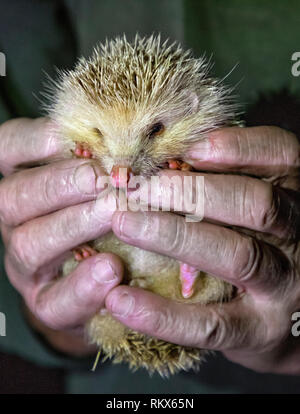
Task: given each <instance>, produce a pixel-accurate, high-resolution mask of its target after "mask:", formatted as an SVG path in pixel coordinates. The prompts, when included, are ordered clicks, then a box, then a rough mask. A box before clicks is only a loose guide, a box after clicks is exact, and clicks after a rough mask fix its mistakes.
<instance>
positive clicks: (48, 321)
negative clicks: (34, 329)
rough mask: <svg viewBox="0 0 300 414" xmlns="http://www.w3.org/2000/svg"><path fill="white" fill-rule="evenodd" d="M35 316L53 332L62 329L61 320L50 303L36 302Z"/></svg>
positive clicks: (41, 300) (44, 301) (62, 323)
mask: <svg viewBox="0 0 300 414" xmlns="http://www.w3.org/2000/svg"><path fill="white" fill-rule="evenodd" d="M34 314H35V316H36V317H37V318H38V319H39V320H40V321H41V322H42V323H43V324H44V325H46V326H47V327H49V328H51V329H55V330H60V329H64V328H65V326H64V322H63V318H61V316H60V313H59V311H58V309H57V308H56V307H55V305H54V304H53V302H52V301H46V300H43V299H40V300H37V302H36V304H35V309H34Z"/></svg>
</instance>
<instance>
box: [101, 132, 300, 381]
mask: <svg viewBox="0 0 300 414" xmlns="http://www.w3.org/2000/svg"><path fill="white" fill-rule="evenodd" d="M299 154H300V152H299V143H298V141H297V139H296V137H295V135H293V134H292V133H289V132H287V131H284V130H282V129H279V128H276V127H254V128H238V127H234V128H224V129H222V130H219V131H215V132H213V133H211V134H210V136H209V137H208V139H207V140H205V141H203V142H202V143H200V144H197V145H196V146H194V148H192V150H191V151H190V152H189V154H188V156H187V159H186V161H187V162H189V163H191V164H192V165H193V166H194V167H195V168H196V169H197V170H205V171H211V173H205V174H200V173H195V172H192V173H189V174H190V175H197V174H200V175H204V177H205V178H204V179H205V199H204V202H205V211H204V221H202V222H198V223H187V222H186V221H185V219H184V217H182V216H180V215H176V214H173V213H167V212H136V213H134V212H118V213H115V215H114V217H113V230H114V232H115V234H116V235H117V236H118V237H119V238H120V239H121V240H123V241H125V242H127V243H129V244H132V245H135V246H138V247H142V248H144V249H147V250H151V251H154V252H158V253H161V254H165V255H167V256H170V257H173V258H176V259H178V260H180V261H182V262H184V263H188V264H190V265H193V266H196V267H198V268H199V269H201V270H203V271H206V272H208V273H211V274H213V275H215V276H216V277H219V278H221V279H223V280H225V281H228V282H230V283H232V284H233V285H235V286H236V287H237V288H238V291H239V294H238V295H237V297H235V299H234V300H233V301H231V302H230V303H226V304H222V305H219V304H218V305H208V306H202V305H197V304H189V305H187V304H182V303H176V302H174V301H171V300H167V299H165V298H163V297H160V296H158V295H154V294H152V293H151V292H147V291H143V290H141V289H138V288H133V287H128V286H118V287H115V288H114V289H112V290H111V291H110V292H109V294H108V295H107V297H106V306H107V308H108V310H109V311H110V312H112V313H113V314H114V315H115V317H116V318H118V319H119V320H120V321H121V322H123V323H125V324H126V325H128V326H129V327H131V328H132V329H136V330H139V331H141V332H144V333H147V334H149V335H152V336H156V337H158V338H161V339H163V340H166V341H169V342H174V343H178V344H182V345H186V346H193V347H200V348H206V349H212V350H220V351H222V352H223V353H224V354H225V355H226V356H227V357H228V358H229V359H230V360H232V361H235V362H237V363H240V364H242V365H244V366H247V367H249V368H252V369H254V370H258V371H269V372H274V373H286V374H298V375H299V374H300V346H299V339H297V338H296V337H293V336H292V335H291V325H292V323H293V322H292V320H291V315H292V313H293V312H295V311H297V310H299V309H300V282H299V276H300V274H299V273H300V272H299V271H300V263H299V262H300V252H299V231H300V193H299ZM221 171H223V172H227V174H226V175H225V174H215V172H221ZM212 172H214V173H212ZM230 172H232V173H234V172H241V173H245V174H249V175H251V176H252V177H250V176H245V175H243V176H242V175H238V174H235V175H234V174H229V173H230ZM163 174H167V175H170V174H171V175H172V174H173V175H174V174H177V175H179V176H181V177H182V176H183V175H185V174H187V173H186V172H185V173H183V172H177V171H176V172H170V171H166V172H163ZM253 176H256V177H263V178H265V179H266V180H264V181H263V180H261V179H258V178H254V177H253ZM162 202H163V201H162ZM225 226H238V227H242V228H244V229H250V230H253V231H256V236H255V237H254V236H253V235H252V233H251V235H250V234H249V233H248V234H245V233H244V234H243V233H241V232H239V231H237V230H236V228H235V227H233V229H231V228H228V227H225ZM253 234H254V233H253Z"/></svg>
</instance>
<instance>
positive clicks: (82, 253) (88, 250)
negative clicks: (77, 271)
mask: <svg viewBox="0 0 300 414" xmlns="http://www.w3.org/2000/svg"><path fill="white" fill-rule="evenodd" d="M72 252H73V254H74V259H75V260H76V261H77V262H81V261H82V260H84V259H87V258H88V257H91V256H94V255H95V254H97V251H96V250H95V249H93V248H92V247H91V246H89V245H88V244H82V245H81V246H78V247H75V249H72Z"/></svg>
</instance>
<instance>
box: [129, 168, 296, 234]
mask: <svg viewBox="0 0 300 414" xmlns="http://www.w3.org/2000/svg"><path fill="white" fill-rule="evenodd" d="M159 178H160V180H159V185H157V186H156V185H153V184H154V182H152V181H151V185H149V181H144V182H143V184H142V185H141V186H140V188H139V189H138V190H136V191H133V192H131V193H130V194H129V202H132V200H137V201H138V203H140V205H143V204H144V203H145V204H147V205H148V207H149V209H150V206H151V208H153V207H155V208H156V209H161V210H163V211H176V212H180V213H184V214H190V215H193V216H194V218H198V219H199V220H201V219H202V218H204V219H205V220H208V221H213V222H217V223H220V224H226V225H234V226H240V227H243V228H247V229H252V230H256V231H259V232H263V233H269V234H273V235H276V236H277V237H280V238H284V239H289V240H291V239H294V238H296V237H299V229H300V197H299V193H298V192H296V191H292V190H288V189H281V188H280V187H278V186H273V185H272V184H270V183H268V182H265V181H262V180H258V179H255V178H251V177H246V176H240V175H229V174H228V175H227V174H201V175H200V174H199V173H194V172H181V171H171V170H164V171H162V172H161V173H160V174H159ZM129 206H130V204H129Z"/></svg>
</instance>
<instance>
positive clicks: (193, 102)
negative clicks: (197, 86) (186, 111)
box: [189, 92, 199, 114]
mask: <svg viewBox="0 0 300 414" xmlns="http://www.w3.org/2000/svg"><path fill="white" fill-rule="evenodd" d="M189 101H190V105H189V108H190V111H191V113H192V114H194V113H195V112H197V110H198V106H199V97H198V95H197V94H196V92H191V93H190V95H189Z"/></svg>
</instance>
